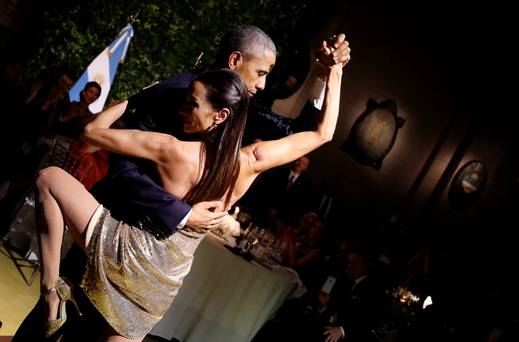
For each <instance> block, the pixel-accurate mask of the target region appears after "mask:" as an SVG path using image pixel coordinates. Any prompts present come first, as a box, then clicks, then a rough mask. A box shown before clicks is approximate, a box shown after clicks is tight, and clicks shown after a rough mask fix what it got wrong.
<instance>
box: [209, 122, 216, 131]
mask: <svg viewBox="0 0 519 342" xmlns="http://www.w3.org/2000/svg"><path fill="white" fill-rule="evenodd" d="M216 127H218V124H217V123H216V122H213V124H212V125H211V128H209V130H210V131H212V130H213V129H216Z"/></svg>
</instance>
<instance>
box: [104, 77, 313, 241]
mask: <svg viewBox="0 0 519 342" xmlns="http://www.w3.org/2000/svg"><path fill="white" fill-rule="evenodd" d="M195 77H196V74H195V73H192V72H187V73H184V74H181V75H179V76H175V77H173V78H170V79H169V80H166V81H163V82H161V83H158V84H156V85H154V86H151V87H149V88H147V89H144V90H143V91H141V92H139V93H137V94H136V95H134V96H132V97H131V98H130V99H129V100H128V107H127V109H126V112H125V114H124V115H123V119H124V121H125V123H126V124H127V127H129V128H137V129H141V130H151V131H158V132H163V133H169V134H173V135H175V136H176V137H178V138H180V139H190V137H187V136H185V134H183V132H182V131H181V128H182V124H181V122H180V121H179V117H178V115H176V114H177V113H178V110H179V108H180V106H181V105H182V104H183V102H184V98H185V94H186V90H187V88H188V86H189V84H190V82H191V81H192V80H193V79H194V78H195ZM319 115H320V111H318V110H317V109H316V108H314V107H313V106H311V105H310V104H308V105H307V106H305V108H304V109H303V112H302V114H301V115H300V116H299V118H298V119H296V120H292V119H289V118H285V117H282V116H279V115H277V114H274V113H272V112H270V111H267V110H263V109H260V108H259V106H258V105H257V104H256V103H255V101H254V99H252V100H251V105H250V107H249V112H248V118H247V124H246V131H245V137H244V143H245V144H247V143H248V142H250V141H252V139H255V138H260V139H262V140H273V139H279V138H281V137H284V136H287V135H289V134H292V133H293V132H295V131H301V130H308V129H312V128H313V127H314V126H315V122H316V121H317V119H318V117H319ZM94 195H95V196H96V197H97V198H98V200H99V201H100V202H101V203H103V204H104V205H105V206H106V207H108V208H109V209H110V210H111V212H112V215H113V216H114V217H116V218H118V219H121V220H125V221H126V222H128V223H130V224H134V225H137V226H144V227H148V228H150V229H153V230H155V231H158V232H160V233H162V234H164V235H166V236H167V235H170V234H172V233H173V232H174V231H175V230H176V227H177V225H178V224H179V223H180V222H181V221H182V219H183V218H184V217H185V216H186V215H187V213H188V212H189V210H190V209H191V207H190V206H189V205H188V204H187V203H184V202H182V201H180V200H178V199H176V198H175V197H174V196H172V195H171V194H170V193H168V192H167V191H165V190H164V189H163V188H162V186H161V182H160V179H159V177H158V174H157V172H156V168H155V167H154V165H152V164H151V163H150V162H146V161H142V160H135V159H131V158H127V157H123V156H114V157H113V159H112V161H111V171H110V173H109V175H108V176H107V177H106V179H105V180H103V181H102V182H101V183H100V184H98V185H97V186H96V187H95V188H94Z"/></svg>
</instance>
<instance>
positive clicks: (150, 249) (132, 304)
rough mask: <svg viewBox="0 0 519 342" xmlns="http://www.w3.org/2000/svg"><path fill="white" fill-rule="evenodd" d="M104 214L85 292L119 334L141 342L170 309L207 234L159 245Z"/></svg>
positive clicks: (183, 233) (90, 250) (179, 236)
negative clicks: (195, 253)
mask: <svg viewBox="0 0 519 342" xmlns="http://www.w3.org/2000/svg"><path fill="white" fill-rule="evenodd" d="M102 210H103V212H102V214H101V216H100V218H99V220H98V221H97V223H95V226H94V228H93V232H92V237H91V239H90V241H89V243H88V247H87V254H88V263H87V269H86V271H85V274H84V275H83V280H82V282H81V287H82V288H83V290H84V292H85V293H86V295H87V297H88V298H89V299H90V301H91V302H92V303H93V304H94V306H95V307H96V308H97V310H98V311H99V312H100V313H101V314H102V315H103V317H104V318H105V319H106V321H107V322H108V323H109V324H110V326H111V327H112V328H114V329H115V331H117V332H118V333H119V334H120V335H122V336H124V337H127V338H130V339H137V338H142V337H144V336H145V335H146V334H147V333H148V332H149V331H150V330H151V329H152V328H153V326H154V325H155V324H156V323H157V322H158V321H159V320H160V319H161V318H162V316H163V315H164V313H165V312H166V311H167V310H168V309H169V307H170V305H171V302H172V301H173V299H174V298H175V296H176V295H177V293H178V290H179V288H180V286H181V285H182V281H183V279H184V277H185V276H186V275H187V274H188V273H189V270H190V269H191V264H192V263H193V254H194V252H195V250H196V248H197V247H198V245H199V243H200V241H201V240H202V238H203V237H204V234H203V233H201V232H197V231H193V230H191V229H183V230H179V231H177V232H175V233H174V234H173V235H171V236H169V237H168V238H165V239H158V238H156V237H155V236H154V235H153V234H151V233H149V232H148V231H146V230H142V229H140V228H138V227H134V226H131V225H128V224H126V223H124V222H121V221H118V220H115V219H114V218H112V217H111V216H110V212H109V211H108V210H107V209H104V208H103V209H102Z"/></svg>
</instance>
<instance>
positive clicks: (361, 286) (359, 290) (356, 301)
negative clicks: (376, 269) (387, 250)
mask: <svg viewBox="0 0 519 342" xmlns="http://www.w3.org/2000/svg"><path fill="white" fill-rule="evenodd" d="M383 303H384V291H383V288H382V287H381V286H380V284H379V283H378V282H377V280H376V279H375V278H373V277H370V276H368V277H367V278H364V279H363V280H361V281H360V282H359V283H358V284H357V285H356V286H354V287H353V289H352V290H350V291H349V292H348V293H347V294H346V295H345V298H344V299H343V300H342V303H341V305H340V309H339V315H338V318H339V324H340V326H341V327H342V328H343V329H344V332H345V340H346V341H351V342H369V341H375V340H374V335H373V334H372V333H371V331H372V330H373V329H374V328H375V327H376V324H377V321H378V319H379V318H380V316H381V311H382V307H383Z"/></svg>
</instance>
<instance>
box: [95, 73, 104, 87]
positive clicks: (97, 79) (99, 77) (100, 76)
mask: <svg viewBox="0 0 519 342" xmlns="http://www.w3.org/2000/svg"><path fill="white" fill-rule="evenodd" d="M93 81H95V82H97V83H99V85H100V86H101V87H102V86H103V84H104V83H105V78H104V76H103V74H96V75H95V76H94V78H93Z"/></svg>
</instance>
